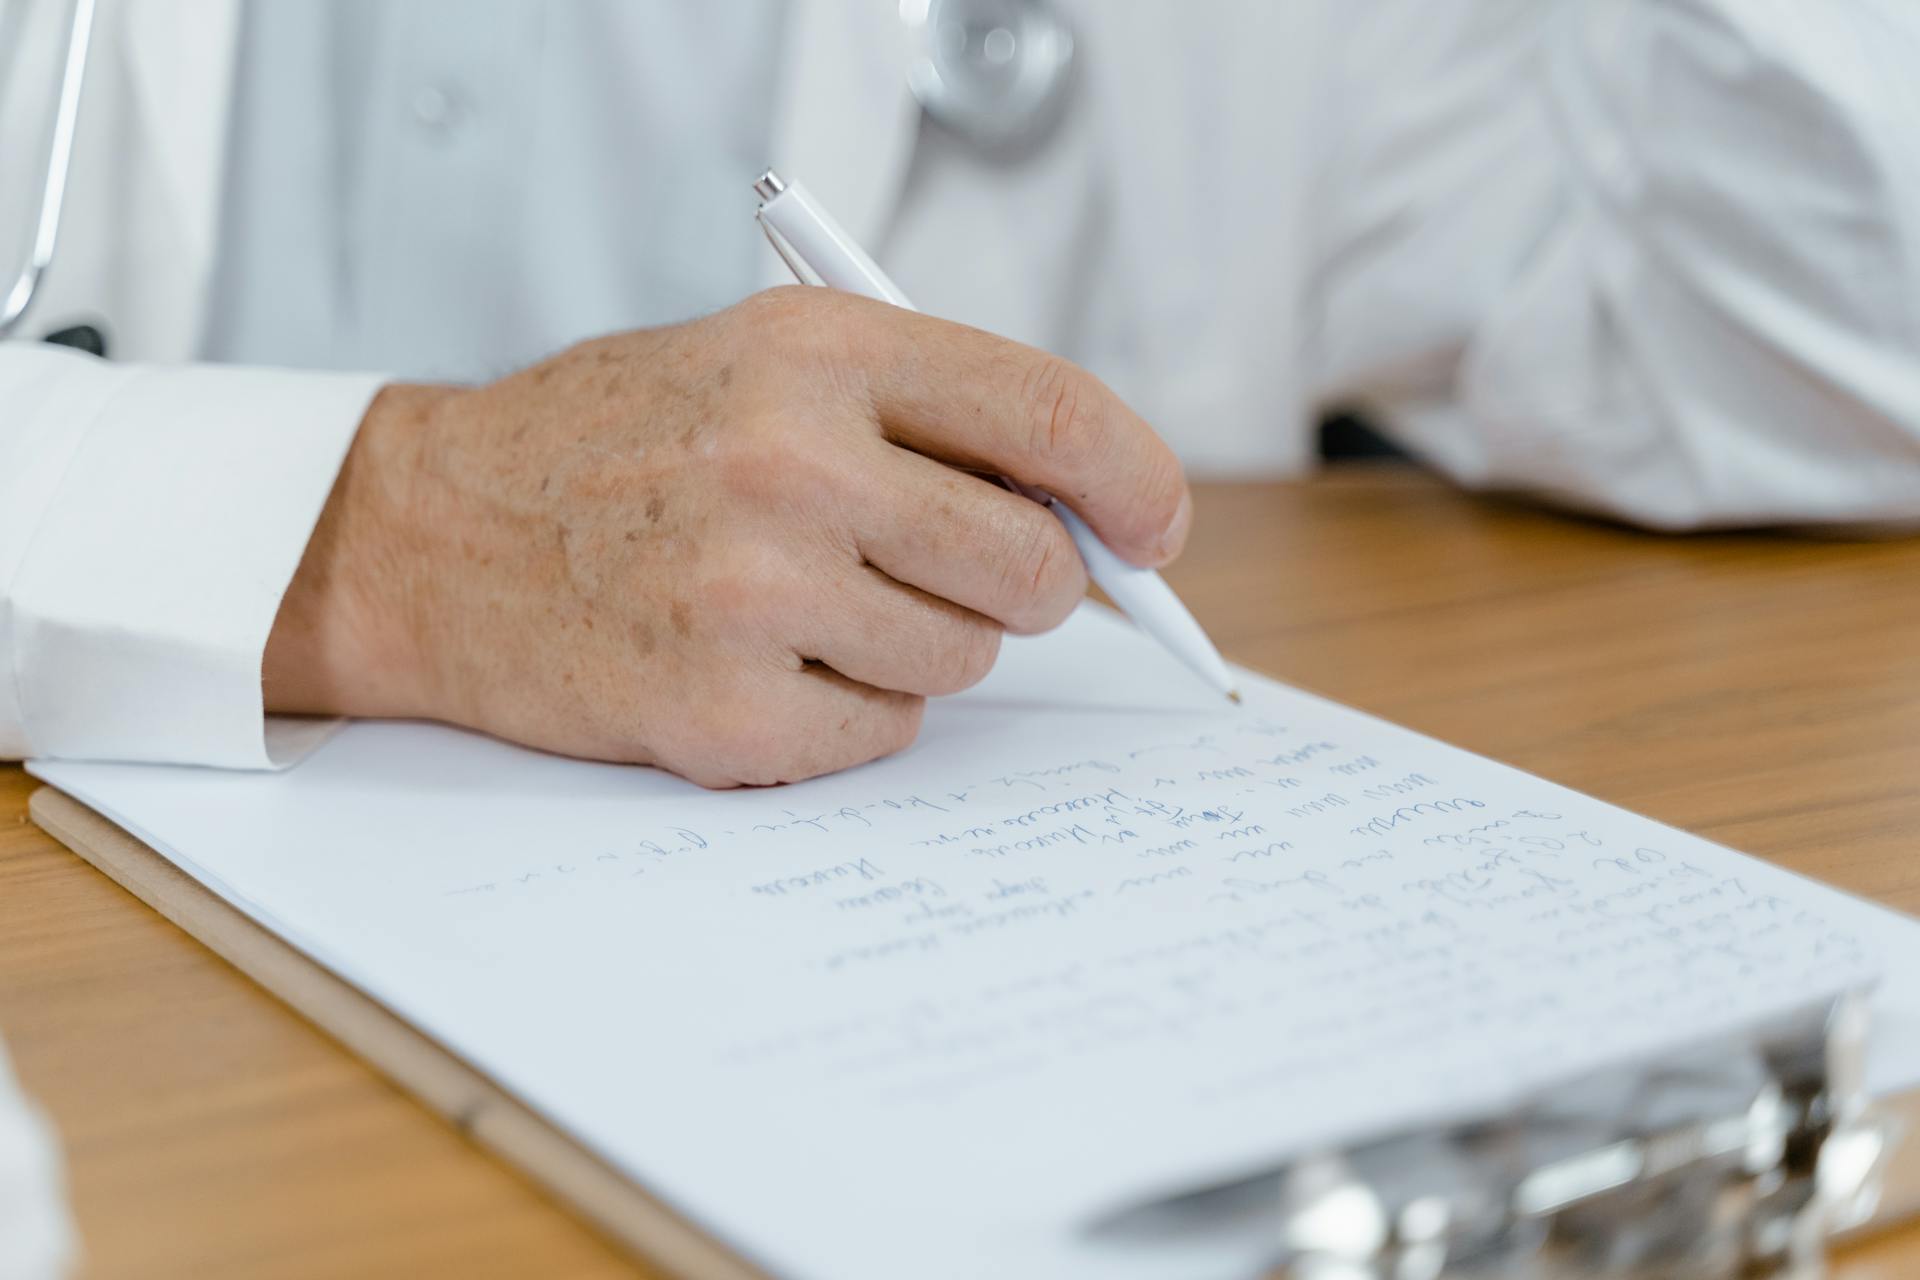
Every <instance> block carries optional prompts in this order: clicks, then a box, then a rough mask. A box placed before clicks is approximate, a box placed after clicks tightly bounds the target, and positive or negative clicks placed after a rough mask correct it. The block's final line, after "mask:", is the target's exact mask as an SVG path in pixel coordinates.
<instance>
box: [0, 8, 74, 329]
mask: <svg viewBox="0 0 1920 1280" xmlns="http://www.w3.org/2000/svg"><path fill="white" fill-rule="evenodd" d="M93 7H94V0H73V12H72V14H71V15H69V17H68V22H67V58H66V63H65V65H64V66H63V67H62V68H61V71H60V101H59V105H58V106H57V107H56V108H55V110H54V115H53V136H52V137H51V139H50V140H49V142H50V145H49V146H48V148H47V170H46V174H45V175H44V176H43V178H42V179H41V184H40V213H39V217H38V220H37V221H36V222H35V223H34V229H33V248H32V249H31V250H30V251H29V252H28V254H27V261H26V265H25V266H23V267H21V268H20V274H19V275H18V276H16V277H14V281H13V287H12V288H10V289H8V290H7V294H6V300H5V302H4V303H0V338H4V337H6V336H7V335H9V334H11V333H12V332H13V331H14V329H16V328H18V327H19V325H20V322H21V321H22V320H24V319H25V318H26V315H27V309H28V308H29V307H31V306H32V305H33V297H34V295H35V294H36V293H38V292H39V291H40V282H41V281H42V280H44V279H45V278H46V274H47V268H48V267H50V266H52V265H53V253H54V249H55V248H56V247H57V245H58V243H59V238H60V210H61V207H62V206H63V205H64V204H65V203H66V199H67V176H68V174H69V173H71V172H72V170H73V136H74V129H75V125H76V124H77V123H78V122H79V119H80V87H81V85H82V84H83V83H84V82H85V80H86V75H87V51H88V49H89V48H90V47H91V46H92V44H93Z"/></svg>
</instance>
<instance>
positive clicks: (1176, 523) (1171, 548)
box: [1160, 490, 1193, 560]
mask: <svg viewBox="0 0 1920 1280" xmlns="http://www.w3.org/2000/svg"><path fill="white" fill-rule="evenodd" d="M1192 527H1193V492H1192V491H1191V490H1188V491H1187V492H1185V493H1182V494H1181V495H1180V507H1179V509H1178V510H1177V511H1175V512H1174V513H1173V523H1172V524H1170V525H1168V526H1167V531H1166V532H1165V533H1163V534H1161V535H1160V558H1161V559H1162V560H1171V559H1173V558H1174V557H1175V556H1177V555H1179V554H1180V548H1182V547H1184V546H1186V545H1187V530H1188V529H1190V528H1192Z"/></svg>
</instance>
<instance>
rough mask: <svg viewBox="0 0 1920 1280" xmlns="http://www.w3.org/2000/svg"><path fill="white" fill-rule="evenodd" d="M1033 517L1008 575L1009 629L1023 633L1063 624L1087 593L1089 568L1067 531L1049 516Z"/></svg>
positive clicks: (1007, 571)
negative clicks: (1087, 569) (1083, 561)
mask: <svg viewBox="0 0 1920 1280" xmlns="http://www.w3.org/2000/svg"><path fill="white" fill-rule="evenodd" d="M1034 514H1035V516H1036V517H1037V518H1036V519H1034V520H1032V521H1031V522H1030V523H1029V526H1028V528H1029V532H1028V533H1027V535H1026V540H1025V543H1024V545H1023V546H1022V547H1021V549H1020V551H1019V553H1018V554H1017V555H1015V556H1014V557H1013V558H1012V560H1011V561H1010V562H1009V564H1008V567H1007V570H1006V593H1007V598H1008V600H1009V602H1010V603H1009V606H1008V619H1007V621H1008V625H1009V626H1010V627H1011V628H1013V629H1014V630H1015V631H1017V632H1020V633H1023V634H1024V633H1031V632H1036V631H1048V630H1051V629H1052V628H1054V627H1056V626H1058V625H1060V623H1062V622H1064V621H1065V620H1066V617H1067V615H1068V614H1069V613H1072V612H1073V609H1074V606H1075V605H1077V604H1078V603H1079V602H1080V597H1081V596H1083V595H1085V594H1086V591H1087V571H1086V566H1085V564H1083V563H1082V562H1081V559H1080V555H1079V552H1078V551H1076V550H1075V548H1074V545H1073V539H1072V538H1070V537H1068V536H1067V531H1066V528H1065V526H1063V525H1062V524H1061V523H1060V522H1059V521H1058V520H1056V519H1054V518H1053V517H1052V516H1051V515H1048V514H1047V513H1045V512H1042V511H1035V513H1034Z"/></svg>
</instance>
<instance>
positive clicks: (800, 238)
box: [753, 169, 1240, 702]
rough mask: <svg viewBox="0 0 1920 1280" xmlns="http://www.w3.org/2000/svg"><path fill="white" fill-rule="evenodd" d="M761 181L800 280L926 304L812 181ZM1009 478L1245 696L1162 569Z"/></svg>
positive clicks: (1163, 637) (1103, 573) (1163, 633)
mask: <svg viewBox="0 0 1920 1280" xmlns="http://www.w3.org/2000/svg"><path fill="white" fill-rule="evenodd" d="M753 189H754V192H755V194H757V195H758V196H759V197H760V202H761V203H760V212H759V213H758V214H757V215H756V216H757V217H758V218H759V220H760V229H761V230H763V231H765V232H766V233H767V239H768V240H770V241H772V242H773V248H774V252H776V253H778V254H779V255H780V257H781V259H782V260H783V261H784V262H785V263H786V264H787V267H788V269H790V270H791V271H792V272H793V275H794V278H795V279H796V280H798V281H800V283H802V284H820V285H826V286H828V287H829V288H833V289H839V290H842V291H844V292H846V293H857V294H860V295H861V296H862V297H867V298H877V299H878V300H880V301H881V302H891V303H892V304H893V305H894V306H896V307H904V308H906V309H907V310H908V311H916V310H918V308H917V307H915V306H914V305H913V304H912V303H911V302H909V301H907V295H906V294H904V293H902V292H900V289H899V287H898V286H897V285H895V284H894V283H893V281H891V280H889V279H887V277H886V273H885V272H883V271H881V270H880V267H879V265H878V264H876V263H875V262H874V260H873V259H872V258H869V257H868V256H867V254H866V251H865V250H864V249H862V248H861V247H860V246H859V245H857V244H855V243H854V242H853V238H852V237H851V236H849V235H848V234H847V233H846V232H845V231H843V230H841V228H840V224H839V223H837V222H835V221H834V220H833V218H832V217H831V216H829V215H828V213H827V211H826V210H825V209H822V208H821V207H820V204H819V202H818V201H817V200H815V199H814V198H813V197H812V196H811V195H809V194H808V193H807V189H806V188H805V187H803V186H801V185H800V184H799V183H797V182H791V183H790V182H783V181H782V180H781V178H780V175H779V174H777V173H774V172H773V171H772V170H771V169H769V170H768V171H767V172H766V173H763V174H761V175H760V180H759V181H758V182H755V183H754V184H753ZM1008 484H1009V486H1010V487H1012V488H1013V489H1015V490H1016V491H1018V492H1020V493H1022V494H1025V495H1026V496H1027V497H1029V498H1032V499H1033V500H1034V501H1035V502H1039V503H1041V504H1043V505H1045V506H1046V507H1047V508H1048V509H1050V510H1051V511H1052V512H1053V514H1054V515H1056V516H1058V517H1060V523H1062V524H1064V525H1065V526H1066V527H1067V532H1068V533H1069V534H1071V535H1072V536H1073V545H1074V546H1076V547H1078V548H1079V549H1080V558H1081V559H1083V560H1085V561H1086V563H1087V576H1088V577H1090V578H1092V579H1093V580H1094V581H1095V582H1097V583H1099V584H1100V589H1101V590H1102V591H1105V592H1106V593H1107V598H1108V599H1110V600H1112V601H1113V602H1114V604H1116V605H1118V606H1119V607H1120V609H1121V611H1122V612H1124V613H1125V614H1126V615H1127V616H1128V617H1129V618H1132V619H1133V621H1134V625H1135V626H1137V627H1139V628H1140V629H1141V630H1142V631H1144V632H1146V633H1147V634H1148V635H1150V636H1152V637H1153V638H1154V639H1156V640H1158V641H1159V642H1160V643H1161V644H1162V645H1164V646H1165V647H1166V649H1167V651H1168V652H1169V653H1171V654H1173V656H1174V657H1176V658H1178V659H1180V661H1182V662H1184V663H1186V665H1187V666H1188V667H1189V668H1191V669H1192V670H1193V671H1194V673H1195V674H1197V675H1198V676H1199V677H1200V678H1201V679H1202V680H1205V681H1206V682H1207V683H1208V684H1210V685H1212V686H1213V687H1214V688H1216V689H1218V690H1219V691H1220V692H1221V693H1224V694H1226V695H1227V697H1228V698H1230V699H1232V700H1233V701H1234V702H1239V701H1240V691H1239V689H1238V688H1236V687H1235V685H1234V680H1233V675H1232V673H1231V672H1229V671H1228V670H1227V664H1226V663H1225V662H1224V661H1222V660H1221V657H1220V651H1219V650H1218V649H1216V648H1214V647H1213V641H1211V640H1209V639H1207V633H1206V632H1205V631H1203V630H1201V628H1200V624H1199V623H1198V622H1196V621H1195V620H1194V617H1193V615H1192V614H1191V613H1189V612H1188V611H1187V607H1186V606H1185V605H1183V604H1181V603H1180V597H1179V596H1176V595H1175V594H1173V588H1172V587H1169V586H1168V585H1167V584H1166V581H1165V580H1164V579H1162V578H1161V576H1160V575H1159V574H1157V573H1155V572H1154V571H1153V570H1151V569H1141V568H1137V567H1136V566H1134V565H1130V564H1128V563H1127V562H1126V561H1125V560H1122V559H1121V558H1120V557H1119V556H1117V555H1115V554H1114V553H1113V551H1112V549H1111V548H1109V547H1108V546H1107V544H1106V543H1104V542H1102V541H1100V538H1099V536H1098V535H1097V534H1095V533H1094V531H1093V530H1092V529H1090V528H1088V527H1087V524H1086V522H1085V521H1084V520H1082V519H1081V518H1080V517H1079V516H1078V515H1077V514H1075V513H1074V511H1073V510H1072V509H1071V508H1069V507H1068V506H1067V505H1066V504H1065V503H1064V502H1056V501H1054V500H1053V498H1052V496H1051V495H1049V494H1046V493H1042V492H1040V491H1039V490H1038V489H1033V488H1029V487H1027V486H1025V485H1021V484H1016V483H1014V482H1013V481H1008Z"/></svg>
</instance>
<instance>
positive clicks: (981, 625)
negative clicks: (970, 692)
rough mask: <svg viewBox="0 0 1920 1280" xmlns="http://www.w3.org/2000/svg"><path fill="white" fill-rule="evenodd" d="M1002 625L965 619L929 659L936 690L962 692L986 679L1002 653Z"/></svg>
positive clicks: (932, 688)
mask: <svg viewBox="0 0 1920 1280" xmlns="http://www.w3.org/2000/svg"><path fill="white" fill-rule="evenodd" d="M1000 634H1001V633H1000V628H999V627H996V626H994V625H993V624H992V623H990V622H986V621H974V620H971V619H969V620H967V621H965V622H962V623H961V624H960V625H959V627H958V629H957V632H956V634H955V635H953V636H952V637H951V638H950V639H949V640H948V641H947V642H946V643H945V644H943V645H941V646H939V647H938V653H937V655H934V656H932V657H931V658H930V664H931V667H932V670H931V672H930V675H931V679H930V680H929V681H928V684H929V685H930V686H932V687H931V688H930V690H929V691H930V692H933V693H943V694H944V693H959V692H960V691H961V690H962V689H971V688H973V686H974V685H976V684H979V683H980V682H981V681H982V680H984V679H986V678H987V673H988V672H990V671H992V670H993V664H994V662H995V660H996V659H998V658H999V656H1000Z"/></svg>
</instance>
